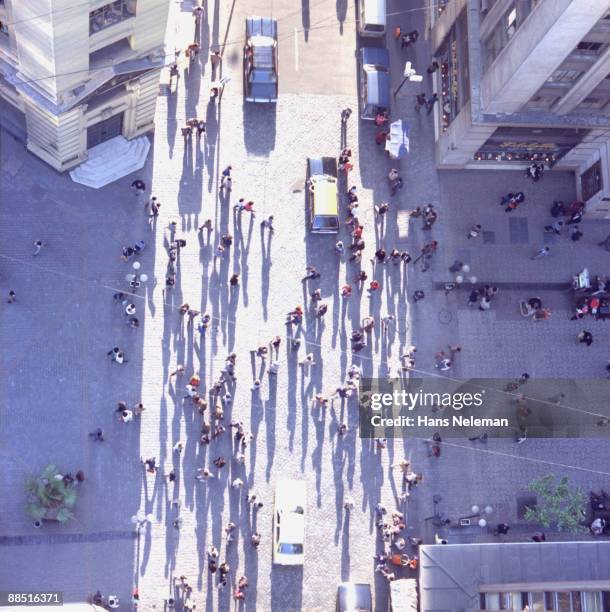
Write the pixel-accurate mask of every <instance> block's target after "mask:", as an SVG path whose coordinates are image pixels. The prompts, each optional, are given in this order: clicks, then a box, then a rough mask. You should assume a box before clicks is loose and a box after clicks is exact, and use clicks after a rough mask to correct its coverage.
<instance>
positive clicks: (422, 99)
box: [415, 92, 428, 112]
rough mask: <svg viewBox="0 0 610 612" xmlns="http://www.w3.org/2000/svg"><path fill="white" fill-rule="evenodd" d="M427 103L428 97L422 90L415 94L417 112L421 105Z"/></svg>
mask: <svg viewBox="0 0 610 612" xmlns="http://www.w3.org/2000/svg"><path fill="white" fill-rule="evenodd" d="M427 105H428V98H427V97H426V94H425V93H424V92H422V93H420V94H417V95H416V96H415V110H416V111H417V112H419V109H420V108H422V106H426V107H427Z"/></svg>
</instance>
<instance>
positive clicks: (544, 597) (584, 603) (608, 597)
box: [480, 591, 610, 612]
mask: <svg viewBox="0 0 610 612" xmlns="http://www.w3.org/2000/svg"><path fill="white" fill-rule="evenodd" d="M480 599H481V601H480V607H481V610H513V611H515V612H517V611H518V612H609V611H610V592H608V591H568V592H561V593H559V592H548V591H547V592H542V591H541V592H530V593H521V592H513V593H481V595H480Z"/></svg>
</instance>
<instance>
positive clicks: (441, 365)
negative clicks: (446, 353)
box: [434, 357, 453, 372]
mask: <svg viewBox="0 0 610 612" xmlns="http://www.w3.org/2000/svg"><path fill="white" fill-rule="evenodd" d="M452 365H453V364H452V363H451V359H448V358H447V357H443V358H441V359H439V360H438V361H437V362H436V363H435V364H434V367H435V368H436V369H437V370H440V371H441V372H446V371H447V370H450V369H451V366H452Z"/></svg>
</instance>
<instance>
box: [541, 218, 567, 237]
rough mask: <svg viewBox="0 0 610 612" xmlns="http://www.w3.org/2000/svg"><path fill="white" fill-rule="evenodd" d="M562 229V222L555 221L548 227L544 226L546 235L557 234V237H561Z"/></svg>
mask: <svg viewBox="0 0 610 612" xmlns="http://www.w3.org/2000/svg"><path fill="white" fill-rule="evenodd" d="M562 229H563V221H561V220H557V221H553V223H551V224H550V225H545V226H544V231H545V232H546V233H547V234H557V236H560V235H561V230H562Z"/></svg>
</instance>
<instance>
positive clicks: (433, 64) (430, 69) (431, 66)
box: [426, 59, 439, 74]
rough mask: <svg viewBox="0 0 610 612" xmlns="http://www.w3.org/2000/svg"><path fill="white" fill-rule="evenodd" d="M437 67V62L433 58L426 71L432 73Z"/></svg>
mask: <svg viewBox="0 0 610 612" xmlns="http://www.w3.org/2000/svg"><path fill="white" fill-rule="evenodd" d="M438 69H439V63H438V62H437V61H436V60H435V59H433V60H432V63H431V64H430V65H429V66H428V68H427V70H426V72H427V73H428V74H434V73H435V72H436V71H437V70H438Z"/></svg>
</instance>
